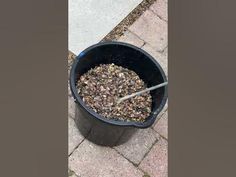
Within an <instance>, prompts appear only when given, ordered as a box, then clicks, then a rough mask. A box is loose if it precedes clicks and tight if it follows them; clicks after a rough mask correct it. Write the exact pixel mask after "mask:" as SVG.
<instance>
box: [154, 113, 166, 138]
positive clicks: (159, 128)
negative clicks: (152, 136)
mask: <svg viewBox="0 0 236 177" xmlns="http://www.w3.org/2000/svg"><path fill="white" fill-rule="evenodd" d="M154 130H155V131H156V132H157V133H159V134H160V135H161V136H163V137H165V138H166V139H168V110H167V111H166V112H165V113H164V114H163V115H162V116H161V118H160V120H158V121H157V123H156V124H155V126H154Z"/></svg>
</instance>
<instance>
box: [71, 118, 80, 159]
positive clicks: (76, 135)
mask: <svg viewBox="0 0 236 177" xmlns="http://www.w3.org/2000/svg"><path fill="white" fill-rule="evenodd" d="M68 138H69V139H68V154H70V153H71V152H72V151H73V150H74V149H75V148H76V146H78V145H79V143H81V142H82V141H83V139H84V137H83V136H82V135H81V134H80V132H79V130H78V128H77V127H76V124H75V121H74V120H73V119H71V118H69V119H68Z"/></svg>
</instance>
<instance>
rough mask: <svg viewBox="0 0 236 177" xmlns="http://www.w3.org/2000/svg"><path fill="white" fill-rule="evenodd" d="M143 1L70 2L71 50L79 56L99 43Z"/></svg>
mask: <svg viewBox="0 0 236 177" xmlns="http://www.w3.org/2000/svg"><path fill="white" fill-rule="evenodd" d="M141 2H142V0H132V1H127V0H116V1H114V0H102V1H97V0H86V1H84V0H69V5H68V6H69V46H68V47H69V50H70V51H72V52H73V53H75V54H76V55H78V54H79V53H80V52H81V51H82V50H83V49H85V48H86V47H88V46H90V45H92V44H95V43H97V42H99V41H100V40H101V39H102V38H103V37H105V36H106V35H107V34H108V33H109V32H110V31H111V30H112V29H113V28H114V27H115V26H116V25H118V24H119V23H120V22H121V21H122V20H123V19H124V18H125V17H126V16H127V15H128V14H129V13H130V12H131V11H132V10H133V9H134V8H135V7H136V6H137V5H138V4H139V3H141Z"/></svg>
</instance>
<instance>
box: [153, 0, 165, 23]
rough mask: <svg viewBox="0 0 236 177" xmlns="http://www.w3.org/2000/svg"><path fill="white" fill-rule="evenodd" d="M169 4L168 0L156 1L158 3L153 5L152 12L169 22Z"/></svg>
mask: <svg viewBox="0 0 236 177" xmlns="http://www.w3.org/2000/svg"><path fill="white" fill-rule="evenodd" d="M167 6H168V3H167V0H156V2H155V3H154V4H153V5H151V7H150V10H152V11H153V12H154V13H155V14H157V15H158V16H159V17H160V18H161V19H163V20H165V21H168V8H167Z"/></svg>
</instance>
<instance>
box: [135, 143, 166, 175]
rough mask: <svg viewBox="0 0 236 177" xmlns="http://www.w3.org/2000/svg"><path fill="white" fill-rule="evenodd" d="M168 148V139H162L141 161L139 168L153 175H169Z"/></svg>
mask: <svg viewBox="0 0 236 177" xmlns="http://www.w3.org/2000/svg"><path fill="white" fill-rule="evenodd" d="M167 149H168V148H167V141H166V140H165V139H160V140H159V141H158V142H157V143H156V144H155V145H154V147H153V148H152V149H151V151H150V152H149V153H148V155H147V156H146V157H145V158H144V160H143V161H142V162H141V164H140V165H139V168H141V169H142V170H144V171H145V172H147V173H148V174H149V175H150V176H151V177H167V158H168V155H167Z"/></svg>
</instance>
